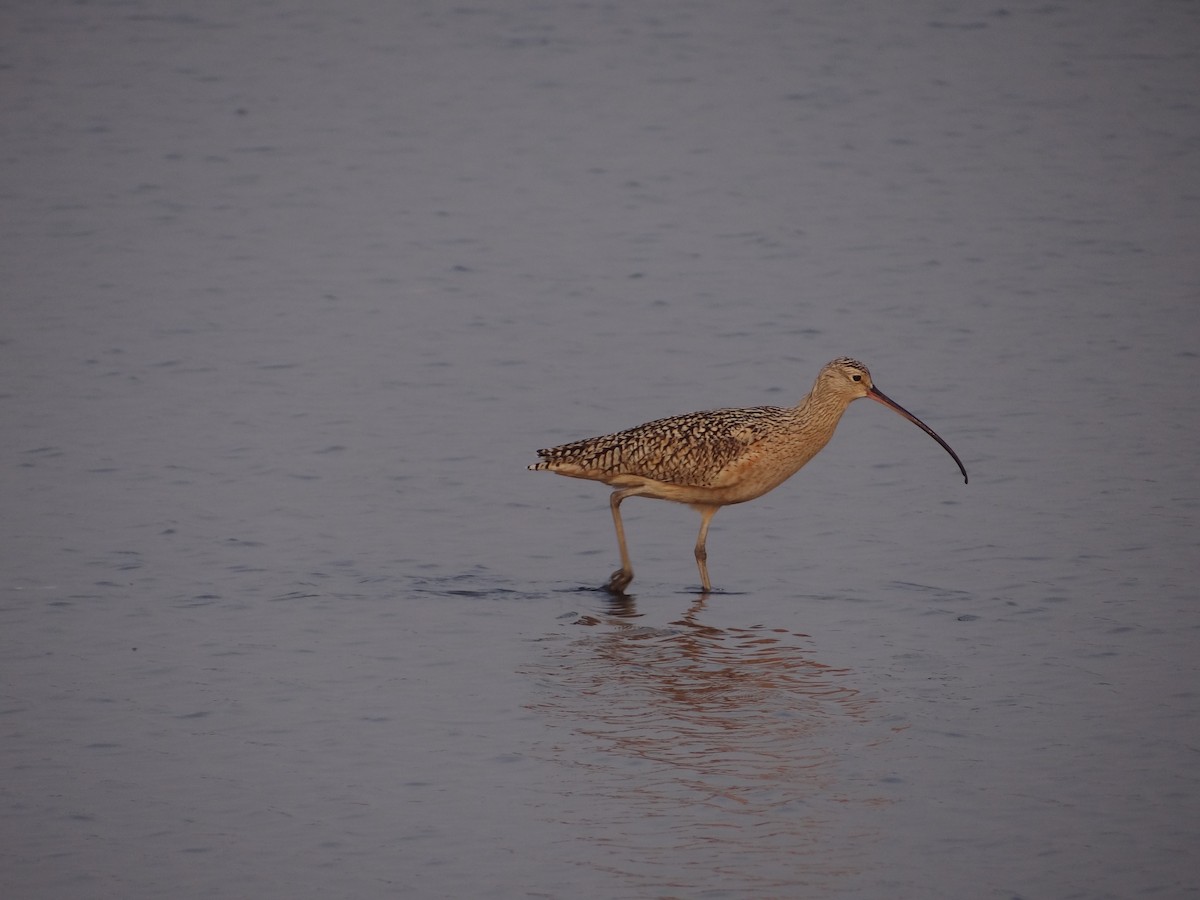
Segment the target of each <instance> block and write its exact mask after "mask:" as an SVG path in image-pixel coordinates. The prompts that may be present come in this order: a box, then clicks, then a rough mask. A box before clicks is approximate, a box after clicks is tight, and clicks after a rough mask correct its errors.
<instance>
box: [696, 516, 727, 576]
mask: <svg viewBox="0 0 1200 900" xmlns="http://www.w3.org/2000/svg"><path fill="white" fill-rule="evenodd" d="M695 508H696V509H697V510H699V511H700V536H699V537H697V538H696V565H697V566H698V567H699V568H700V584H701V585H702V586H703V588H704V592H705V593H708V592H709V591H711V590H712V583H711V582H710V581H709V580H708V550H707V549H706V548H705V546H704V545H705V542H707V541H708V523H709V522H711V521H712V517H713V516H715V515H716V514H717V510H718V509H720V508H721V507H719V506H707V505H706V506H701V505H697V506H696V507H695Z"/></svg>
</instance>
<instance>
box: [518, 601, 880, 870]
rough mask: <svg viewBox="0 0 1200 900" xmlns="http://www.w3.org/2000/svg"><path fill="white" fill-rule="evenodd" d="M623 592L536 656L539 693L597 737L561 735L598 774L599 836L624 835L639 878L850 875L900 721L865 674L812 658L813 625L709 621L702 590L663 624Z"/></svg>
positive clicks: (576, 727)
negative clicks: (879, 755) (646, 618)
mask: <svg viewBox="0 0 1200 900" xmlns="http://www.w3.org/2000/svg"><path fill="white" fill-rule="evenodd" d="M614 602H615V604H616V605H615V606H614V607H612V608H610V609H609V610H608V612H607V614H597V615H585V616H583V617H582V618H581V619H579V620H578V623H577V624H581V625H585V626H593V627H595V628H596V632H594V633H590V634H588V635H587V636H586V637H582V638H579V639H577V640H573V641H569V642H567V643H566V644H565V645H564V644H559V645H558V646H557V648H556V649H554V650H553V651H552V657H551V658H550V659H548V660H546V661H545V663H544V664H543V665H540V666H538V667H537V671H536V674H537V675H539V676H540V680H541V683H542V686H543V688H544V693H543V697H542V699H541V701H540V702H538V703H535V704H532V705H531V706H532V708H533V709H534V710H535V711H538V712H540V713H542V714H544V715H546V716H547V717H548V719H549V720H550V723H551V724H553V725H559V726H565V727H567V728H569V729H570V730H571V732H572V733H573V734H574V735H575V736H585V737H586V738H587V739H588V740H587V741H586V745H585V747H586V746H587V745H590V746H591V747H592V748H594V750H595V752H590V753H589V752H587V750H586V749H584V750H583V752H580V748H578V747H576V746H574V743H575V742H572V744H573V745H572V749H571V750H566V749H564V748H563V747H562V746H561V745H559V746H558V747H557V748H556V750H557V752H556V759H557V761H559V762H561V763H562V764H563V765H566V766H569V767H572V768H573V769H574V768H575V767H580V770H579V776H580V781H581V782H586V785H587V787H586V791H587V794H588V798H589V805H588V809H587V811H586V813H584V814H583V815H585V817H586V819H587V829H585V830H592V831H595V830H597V829H599V830H600V831H601V832H603V834H594V835H592V836H591V839H592V840H600V841H606V842H609V843H610V844H615V845H616V846H618V847H621V848H622V849H623V856H624V862H623V863H622V864H621V865H619V866H618V868H621V867H622V866H623V867H624V869H625V871H626V874H627V875H630V876H633V875H635V873H636V872H637V871H638V870H639V866H640V869H641V871H642V872H643V874H645V872H646V871H648V870H657V871H662V869H663V867H664V866H665V867H667V868H675V867H678V866H681V865H682V866H687V867H693V866H696V867H701V868H703V869H704V870H705V871H706V872H709V873H710V875H711V873H714V872H716V871H717V870H719V872H720V873H721V875H720V878H721V879H725V878H727V879H728V884H729V885H730V886H732V885H735V884H736V885H740V886H741V887H743V888H744V887H746V886H748V885H750V884H754V885H756V886H757V888H758V889H764V890H775V889H780V888H784V887H788V886H795V885H796V884H798V883H800V882H798V881H797V879H798V878H799V879H800V880H801V881H802V882H803V883H804V884H806V885H809V886H810V887H812V886H815V885H814V883H813V881H812V879H813V878H818V876H821V877H826V878H837V877H839V876H844V875H847V874H850V873H851V872H852V871H853V870H854V865H853V850H852V849H850V848H851V846H852V843H853V842H850V843H849V844H848V843H847V841H846V840H845V839H844V838H845V836H846V835H848V834H852V835H853V836H854V839H855V840H863V839H865V838H866V837H867V835H868V834H869V833H870V832H871V830H872V823H871V817H870V813H869V810H870V809H871V808H873V807H874V806H877V805H879V804H881V803H884V802H886V801H885V800H883V799H882V798H881V797H880V796H879V793H878V790H877V786H874V785H875V783H876V782H877V781H878V778H872V777H871V776H870V775H869V774H867V773H866V772H865V771H864V770H869V769H870V761H869V759H867V758H866V757H867V755H868V754H869V751H870V747H871V746H872V745H874V744H878V743H880V742H882V741H884V740H886V739H887V737H888V736H889V735H890V734H892V733H893V732H894V730H895V729H892V728H890V727H888V726H885V725H883V724H881V723H879V722H877V721H875V720H874V718H873V715H872V714H873V707H874V702H873V701H872V700H871V699H869V698H867V697H864V696H863V695H862V694H861V693H860V692H859V690H858V689H857V688H855V687H854V686H853V683H852V682H853V672H851V671H850V670H847V669H839V668H835V667H832V666H829V665H827V664H824V663H821V662H819V661H817V660H815V659H813V658H812V655H811V651H807V650H805V649H804V646H803V645H804V644H805V643H806V642H807V641H808V636H807V635H803V634H797V633H793V632H790V631H788V630H786V629H782V628H766V627H763V626H752V627H744V628H742V627H738V628H732V627H729V628H717V627H714V626H712V625H706V624H704V623H703V621H702V616H703V613H704V609H705V603H706V600H705V598H704V597H701V598H700V599H699V600H698V601H696V602H695V603H693V604H692V605H691V607H690V608H689V609H688V610H687V611H686V613H685V614H684V615H683V616H682V618H680V619H679V620H678V621H676V622H672V623H671V624H670V626H668V627H665V628H653V627H645V626H639V625H637V624H636V623H635V622H634V621H631V619H632V618H633V617H634V616H635V615H636V609H635V608H634V605H633V603H634V601H633V600H632V599H631V598H624V599H621V598H615V599H614ZM851 773H853V774H851ZM608 801H613V802H611V803H609V802H608ZM603 809H610V810H611V813H610V815H609V816H608V817H607V819H605V817H604V816H603V814H602V812H601V811H602V810H603ZM839 835H841V836H842V837H841V838H839V837H838V836H839ZM718 859H719V862H718ZM638 860H640V863H639V862H638ZM668 860H669V861H668ZM614 865H616V864H614ZM714 867H715V868H714ZM705 877H706V878H707V877H710V876H705ZM818 880H819V879H818ZM706 883H707V882H706Z"/></svg>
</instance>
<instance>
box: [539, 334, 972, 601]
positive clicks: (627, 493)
mask: <svg viewBox="0 0 1200 900" xmlns="http://www.w3.org/2000/svg"><path fill="white" fill-rule="evenodd" d="M861 397H869V398H870V399H872V400H874V401H876V402H878V403H882V404H883V405H884V406H887V407H889V408H891V409H894V410H895V411H896V412H898V413H899V414H900V415H902V416H904V418H906V419H908V420H909V421H910V422H912V423H913V424H914V425H916V426H917V427H918V428H920V429H921V430H922V431H924V432H925V433H926V434H928V435H929V436H930V437H931V438H933V439H934V440H935V441H937V442H938V443H939V444H941V445H942V447H943V449H945V451H946V452H947V453H949V454H950V456H951V457H953V458H954V461H955V462H956V463H958V468H959V469H960V470H961V471H962V475H963V483H964V484H965V483H966V482H967V470H966V467H964V466H963V464H962V460H960V459H959V458H958V454H957V453H955V452H954V451H953V450H952V449H950V445H949V444H947V443H946V442H945V441H943V440H942V439H941V437H939V436H938V434H937V432H935V431H934V430H933V429H932V428H930V427H929V426H928V425H926V424H925V423H924V422H922V421H921V420H920V419H918V418H917V417H916V416H914V415H913V414H912V413H910V412H909V411H908V410H906V409H905V408H904V407H903V406H901V405H900V404H899V403H896V402H895V401H894V400H892V399H891V398H889V397H888V396H887V395H886V394H884V393H883V391H881V390H879V388H877V387H875V385H874V384H873V383H872V381H871V373H870V372H869V371H868V370H867V367H866V366H864V365H863V364H862V363H860V362H859V361H858V360H856V359H851V358H850V357H848V356H842V357H839V358H838V359H835V360H833V361H832V362H829V363H827V364H826V365H825V366H824V367H823V368H822V369H821V372H820V374H819V375H817V380H816V382H815V383H814V384H813V387H812V390H811V391H809V393H808V396H807V397H805V398H804V399H803V400H801V401H800V403H799V404H797V405H796V406H793V407H789V408H783V407H778V406H754V407H750V408H747V409H714V410H708V411H706V412H695V413H688V414H686V415H682V416H671V417H670V418H666V419H657V420H655V421H653V422H647V423H646V424H644V425H638V426H637V427H636V428H630V429H629V430H628V431H618V432H617V433H615V434H606V435H602V436H600V437H594V438H587V439H585V440H582V441H574V442H572V443H570V444H563V445H562V446H560V447H549V448H547V449H545V450H539V451H538V456H540V457H541V461H540V462H536V463H534V464H533V465H531V466H529V469H530V470H531V471H540V470H542V469H545V470H546V471H549V472H555V473H557V474H559V475H567V476H569V477H571V478H587V479H589V480H591V481H602V482H604V483H605V484H608V485H611V486H612V487H615V488H616V490H615V491H613V492H612V495H611V496H610V497H609V506H611V507H612V516H613V524H614V525H615V526H616V529H617V545H618V547H619V548H620V551H621V568H619V569H617V571H615V572H613V574H612V577H611V578H609V581H608V583H607V584H606V585H605V589H606V590H608V591H610V592H612V593H614V594H623V593H624V591H625V588H626V587H628V586H629V583H630V582H631V581H633V565H632V564H631V563H630V561H629V550H628V548H627V547H626V546H625V527H624V525H623V524H622V522H621V501H622V500H624V499H625V498H626V497H652V498H654V499H656V500H672V501H674V502H676V503H686V504H688V505H689V506H691V507H692V508H693V509H695V510H696V511H698V512H699V513H700V535H699V537H697V538H696V565H697V566H698V567H699V569H700V583H701V585H703V588H704V590H705V591H706V592H707V591H711V590H712V584H711V582H710V581H709V579H708V564H707V559H708V553H707V551H706V549H705V541H706V540H707V538H708V526H709V523H711V522H712V517H713V516H714V515H715V514H716V512H717V510H718V509H720V508H721V507H722V506H728V505H729V504H731V503H745V502H746V501H747V500H753V499H754V498H755V497H761V496H762V495H763V494H765V493H766V492H767V491H769V490H771V489H772V488H776V487H779V485H781V484H783V482H785V481H786V480H787V479H789V478H791V477H792V476H793V475H795V474H796V473H797V472H798V471H800V469H801V468H802V467H803V466H804V464H805V463H806V462H808V461H809V460H810V459H812V458H813V457H814V456H816V455H817V453H818V452H819V451H820V449H821V448H822V447H824V446H825V445H826V444H827V443H829V439H830V438H831V437H833V431H834V429H835V428H837V424H838V421H839V420H840V419H841V418H842V413H844V412H845V411H846V407H847V406H849V405H850V404H851V402H853V401H855V400H858V399H859V398H861Z"/></svg>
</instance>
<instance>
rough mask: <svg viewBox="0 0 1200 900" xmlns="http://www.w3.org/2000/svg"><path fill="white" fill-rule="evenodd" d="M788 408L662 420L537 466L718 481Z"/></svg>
mask: <svg viewBox="0 0 1200 900" xmlns="http://www.w3.org/2000/svg"><path fill="white" fill-rule="evenodd" d="M782 412H783V410H781V409H778V408H777V407H770V406H759V407H751V408H748V409H715V410H707V411H705V412H697V413H688V414H686V415H682V416H671V417H669V418H666V419H657V420H655V421H653V422H647V423H645V424H644V425H638V426H637V427H636V428H630V429H628V430H627V431H619V432H616V433H614V434H605V435H601V436H599V437H594V438H587V439H585V440H582V441H575V442H573V443H570V444H563V445H562V446H560V447H550V448H548V449H546V450H539V451H538V455H539V456H541V457H542V459H543V460H544V462H542V463H538V464H537V466H536V467H535V468H545V469H551V470H553V471H557V472H561V473H562V474H574V475H578V476H580V477H584V478H596V479H598V480H604V478H605V477H606V476H614V475H638V476H641V477H644V478H653V479H654V480H656V481H664V482H668V483H670V484H690V485H699V486H707V485H711V484H713V483H714V482H715V481H716V480H717V479H718V477H719V476H720V474H721V472H722V471H723V470H724V469H726V468H727V467H728V466H729V465H730V464H732V463H736V462H737V461H738V460H739V459H741V458H743V457H744V456H745V455H746V454H747V452H749V450H750V448H751V447H753V445H754V444H756V443H757V442H758V441H760V440H762V439H763V438H764V437H766V436H767V435H768V434H769V433H770V432H771V431H772V430H773V423H774V422H776V421H777V419H778V417H779V414H780V413H782Z"/></svg>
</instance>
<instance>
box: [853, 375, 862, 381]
mask: <svg viewBox="0 0 1200 900" xmlns="http://www.w3.org/2000/svg"><path fill="white" fill-rule="evenodd" d="M850 380H851V381H862V376H861V375H851V376H850Z"/></svg>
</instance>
